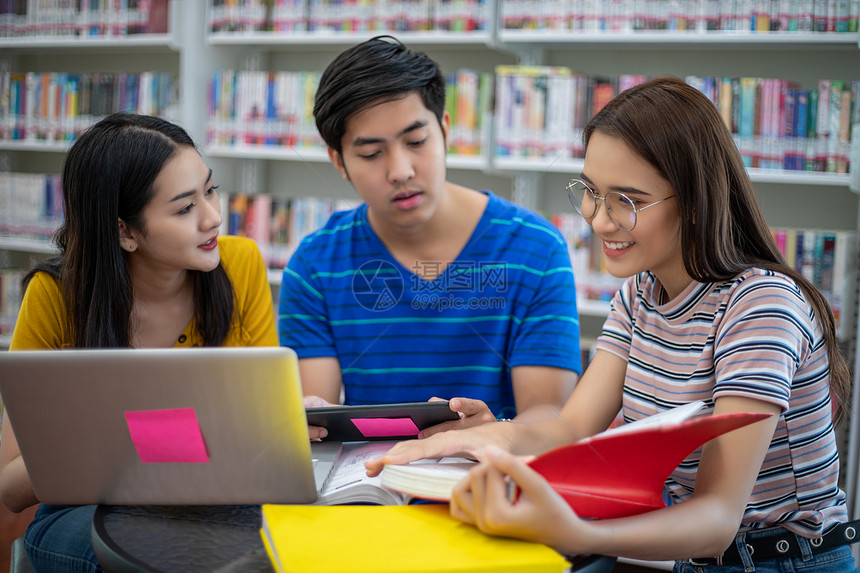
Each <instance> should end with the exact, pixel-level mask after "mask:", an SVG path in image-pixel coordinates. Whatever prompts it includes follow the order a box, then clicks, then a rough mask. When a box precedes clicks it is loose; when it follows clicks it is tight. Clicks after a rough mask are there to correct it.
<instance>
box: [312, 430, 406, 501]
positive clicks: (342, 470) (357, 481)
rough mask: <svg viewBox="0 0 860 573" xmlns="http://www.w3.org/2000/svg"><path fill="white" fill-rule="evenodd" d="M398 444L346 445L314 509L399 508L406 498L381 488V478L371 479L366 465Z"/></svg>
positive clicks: (367, 443)
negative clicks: (351, 505) (345, 506)
mask: <svg viewBox="0 0 860 573" xmlns="http://www.w3.org/2000/svg"><path fill="white" fill-rule="evenodd" d="M395 443H397V442H387V441H381V442H346V443H344V444H343V451H342V452H341V455H340V457H339V458H338V460H337V462H336V463H335V467H334V470H333V471H332V473H331V475H330V476H329V478H328V480H326V482H325V484H324V485H323V488H322V491H321V492H320V497H319V499H318V500H317V501H316V504H315V505H335V504H341V503H378V504H382V505H399V504H401V503H404V496H402V495H400V494H397V493H395V492H392V491H390V490H388V489H385V488H384V487H382V483H381V480H380V477H379V476H375V477H368V475H367V470H366V469H365V467H364V463H365V462H366V461H368V460H371V459H373V458H377V457H379V456H381V455H383V454H384V453H385V452H387V451H388V450H389V449H390V448H391V447H392V446H394V444H395Z"/></svg>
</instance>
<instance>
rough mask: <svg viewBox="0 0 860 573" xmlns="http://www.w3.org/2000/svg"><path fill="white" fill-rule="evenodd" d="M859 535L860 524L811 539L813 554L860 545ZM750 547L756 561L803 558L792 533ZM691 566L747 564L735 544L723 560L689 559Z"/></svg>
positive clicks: (753, 542) (751, 541) (750, 543)
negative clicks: (859, 542)
mask: <svg viewBox="0 0 860 573" xmlns="http://www.w3.org/2000/svg"><path fill="white" fill-rule="evenodd" d="M754 531H755V530H753V531H752V532H754ZM858 533H860V520H858V521H850V522H848V523H840V524H839V525H837V526H836V527H834V528H833V529H831V530H830V531H828V532H827V533H825V534H824V535H823V536H822V537H818V538H816V539H810V540H809V544H810V545H811V546H812V547H811V549H812V553H821V552H822V551H826V550H828V549H833V548H835V547H841V546H842V545H848V544H849V543H856V542H857V541H860V538H858ZM746 545H747V550H748V551H749V553H750V556H751V557H752V559H753V561H759V562H760V561H770V560H772V559H784V558H786V557H800V555H801V552H800V545H799V544H798V542H797V538H796V537H795V535H794V534H793V533H791V532H790V531H788V530H785V532H784V533H781V534H780V535H769V536H767V537H762V538H760V539H747V541H746ZM687 562H688V563H690V564H691V565H741V564H742V563H743V562H742V561H741V556H740V553H738V548H737V545H735V544H734V543H732V545H731V546H730V547H729V548H728V549H726V550H725V552H724V553H723V555H722V556H721V557H700V558H696V559H687Z"/></svg>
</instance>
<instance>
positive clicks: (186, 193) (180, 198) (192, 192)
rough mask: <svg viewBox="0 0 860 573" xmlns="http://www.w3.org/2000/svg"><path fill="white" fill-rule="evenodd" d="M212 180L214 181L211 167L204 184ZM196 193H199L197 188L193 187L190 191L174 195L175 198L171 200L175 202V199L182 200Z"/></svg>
mask: <svg viewBox="0 0 860 573" xmlns="http://www.w3.org/2000/svg"><path fill="white" fill-rule="evenodd" d="M210 181H212V170H211V169H210V170H209V175H207V176H206V181H204V182H203V185H204V186H205V185H206V184H207V183H209V182H210ZM195 193H197V190H196V189H192V190H190V191H183V192H182V193H180V194H178V195H176V196H175V197H173V199H171V200H170V201H169V202H170V203H173V202H174V201H181V200H182V199H185V198H186V197H191V196H192V195H194V194H195Z"/></svg>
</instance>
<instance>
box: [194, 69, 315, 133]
mask: <svg viewBox="0 0 860 573" xmlns="http://www.w3.org/2000/svg"><path fill="white" fill-rule="evenodd" d="M320 75H321V74H320V72H265V71H262V72H257V71H236V70H216V71H215V73H214V75H213V77H212V81H211V82H210V83H209V97H208V109H207V116H208V122H207V126H208V127H207V134H206V141H207V143H208V144H210V145H227V146H235V145H239V146H241V145H275V146H286V147H293V148H308V147H313V148H322V146H323V142H322V138H321V137H320V135H319V132H318V131H317V128H316V124H315V123H314V118H313V106H314V94H315V93H316V89H317V85H318V84H319V79H320Z"/></svg>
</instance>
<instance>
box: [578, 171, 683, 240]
mask: <svg viewBox="0 0 860 573" xmlns="http://www.w3.org/2000/svg"><path fill="white" fill-rule="evenodd" d="M567 196H568V198H569V199H570V204H571V205H573V208H574V209H576V212H577V213H579V214H580V215H582V216H583V217H585V218H586V219H591V218H592V217H594V216H595V215H596V214H597V206H598V205H599V203H598V201H603V203H604V206H605V207H606V213H607V214H608V215H609V220H610V221H612V223H613V224H614V225H615V226H616V227H618V228H619V229H620V230H622V231H632V230H633V229H634V228H635V227H636V215H637V213H639V212H641V211H644V210H645V209H647V208H648V207H653V206H654V205H656V204H658V203H662V202H663V201H665V200H667V199H671V198H672V197H674V195H669V196H668V197H664V198H662V199H660V200H659V201H654V202H653V203H648V204H647V205H639V206H637V205H636V204H637V201H634V200H633V199H631V198H630V197H628V196H627V195H625V194H624V193H619V192H618V191H610V192H609V193H607V194H606V195H604V196H603V197H601V196H600V195H598V194H597V193H596V192H595V191H594V190H593V189H592V188H591V187H589V186H588V185H587V184H586V183H585V182H584V181H582V180H580V179H571V180H570V181H568V182H567Z"/></svg>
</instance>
